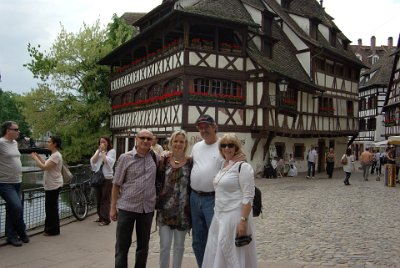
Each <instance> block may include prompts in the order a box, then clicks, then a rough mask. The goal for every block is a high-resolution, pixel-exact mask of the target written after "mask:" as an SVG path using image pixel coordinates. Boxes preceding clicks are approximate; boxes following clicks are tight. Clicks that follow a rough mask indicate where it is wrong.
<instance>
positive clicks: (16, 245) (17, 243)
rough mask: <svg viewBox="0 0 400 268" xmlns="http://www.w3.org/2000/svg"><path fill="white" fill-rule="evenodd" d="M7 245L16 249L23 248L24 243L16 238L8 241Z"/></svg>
mask: <svg viewBox="0 0 400 268" xmlns="http://www.w3.org/2000/svg"><path fill="white" fill-rule="evenodd" d="M7 243H8V244H11V245H13V246H14V247H21V246H22V242H21V241H19V239H18V238H16V237H11V238H8V239H7Z"/></svg>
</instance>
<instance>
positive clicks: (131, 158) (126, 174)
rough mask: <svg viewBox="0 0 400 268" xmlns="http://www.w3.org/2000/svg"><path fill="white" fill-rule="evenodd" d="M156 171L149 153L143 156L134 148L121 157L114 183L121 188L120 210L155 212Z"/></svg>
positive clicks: (118, 202) (118, 205)
mask: <svg viewBox="0 0 400 268" xmlns="http://www.w3.org/2000/svg"><path fill="white" fill-rule="evenodd" d="M157 161H158V157H157ZM156 169H157V166H156V163H155V162H154V159H153V157H152V156H151V154H150V153H149V152H148V153H146V155H145V156H141V155H139V154H138V153H137V151H136V148H133V149H132V151H129V152H127V153H124V154H122V155H121V156H120V157H119V159H118V164H117V167H116V169H115V174H114V179H113V183H114V184H115V185H118V186H120V187H121V188H120V194H119V198H118V200H117V208H118V209H122V210H126V211H130V212H136V213H144V212H145V213H150V212H153V211H154V207H155V205H156V187H155V179H156Z"/></svg>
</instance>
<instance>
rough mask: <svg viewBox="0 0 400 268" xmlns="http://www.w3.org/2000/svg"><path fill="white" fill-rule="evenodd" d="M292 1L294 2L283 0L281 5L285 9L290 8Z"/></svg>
mask: <svg viewBox="0 0 400 268" xmlns="http://www.w3.org/2000/svg"><path fill="white" fill-rule="evenodd" d="M290 2H292V0H281V6H282V7H283V8H285V9H289V8H290Z"/></svg>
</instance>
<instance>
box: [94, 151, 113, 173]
mask: <svg viewBox="0 0 400 268" xmlns="http://www.w3.org/2000/svg"><path fill="white" fill-rule="evenodd" d="M97 151H98V150H97ZM97 151H96V153H95V154H97V153H98V152H97ZM102 154H103V153H102V152H100V154H99V157H98V158H97V162H96V163H94V162H93V157H92V158H91V159H90V165H91V167H92V170H93V171H95V172H96V171H98V170H99V169H100V167H101V164H103V157H102ZM115 158H116V152H115V150H114V149H111V150H110V151H108V152H107V155H106V159H107V163H108V165H106V164H104V165H103V174H104V177H105V178H106V179H112V176H113V174H114V171H113V167H114V164H115Z"/></svg>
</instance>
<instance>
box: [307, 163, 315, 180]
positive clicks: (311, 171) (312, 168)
mask: <svg viewBox="0 0 400 268" xmlns="http://www.w3.org/2000/svg"><path fill="white" fill-rule="evenodd" d="M311 175H312V176H313V177H314V176H315V162H311V161H308V170H307V176H309V177H310V176H311Z"/></svg>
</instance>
